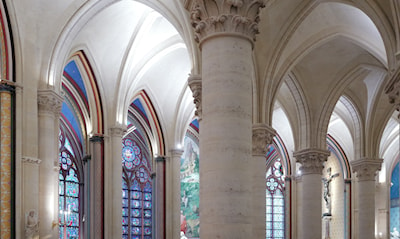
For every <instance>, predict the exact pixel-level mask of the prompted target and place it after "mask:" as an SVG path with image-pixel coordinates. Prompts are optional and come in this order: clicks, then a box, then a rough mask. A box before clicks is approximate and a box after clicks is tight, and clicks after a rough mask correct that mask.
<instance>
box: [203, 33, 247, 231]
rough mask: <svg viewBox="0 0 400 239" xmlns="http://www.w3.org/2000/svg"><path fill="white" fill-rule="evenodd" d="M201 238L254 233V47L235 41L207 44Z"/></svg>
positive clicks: (214, 41) (211, 40)
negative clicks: (252, 148)
mask: <svg viewBox="0 0 400 239" xmlns="http://www.w3.org/2000/svg"><path fill="white" fill-rule="evenodd" d="M202 52H203V63H204V66H203V73H202V75H203V79H202V81H203V82H202V87H203V97H202V99H203V100H202V107H203V118H202V129H201V136H200V137H201V138H202V139H201V144H200V155H202V159H201V161H200V175H201V176H200V218H201V219H200V220H201V230H200V236H201V237H204V238H246V237H247V236H248V235H250V234H251V228H252V226H251V211H252V210H251V201H252V200H251V197H250V195H251V182H252V180H251V178H250V174H249V161H250V159H251V140H252V135H251V132H252V131H251V127H252V120H251V115H252V111H251V109H252V107H251V106H252V98H251V95H252V88H251V73H252V64H251V62H252V61H251V44H250V42H249V41H247V40H245V39H242V38H235V37H218V38H213V39H209V40H208V41H207V42H205V43H203V51H202Z"/></svg>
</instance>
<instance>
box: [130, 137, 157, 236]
mask: <svg viewBox="0 0 400 239" xmlns="http://www.w3.org/2000/svg"><path fill="white" fill-rule="evenodd" d="M143 147H144V146H143V145H141V144H140V143H139V142H138V140H137V139H135V135H134V134H133V133H130V134H128V136H126V137H124V139H123V141H122V238H123V239H151V238H152V235H153V225H154V222H153V210H152V209H153V202H152V200H153V182H152V178H151V172H152V171H151V160H150V158H149V155H148V154H147V153H146V151H145V150H144V148H143Z"/></svg>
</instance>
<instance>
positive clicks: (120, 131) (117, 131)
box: [109, 125, 127, 138]
mask: <svg viewBox="0 0 400 239" xmlns="http://www.w3.org/2000/svg"><path fill="white" fill-rule="evenodd" d="M126 130H127V129H126V126H124V125H116V126H114V127H111V128H110V129H109V132H110V135H111V136H113V137H121V138H122V136H124V134H125V133H126Z"/></svg>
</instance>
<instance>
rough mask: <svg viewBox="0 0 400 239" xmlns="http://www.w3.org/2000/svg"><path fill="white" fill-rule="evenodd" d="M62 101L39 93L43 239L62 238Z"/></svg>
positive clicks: (48, 91)
mask: <svg viewBox="0 0 400 239" xmlns="http://www.w3.org/2000/svg"><path fill="white" fill-rule="evenodd" d="M62 101H63V99H62V97H61V96H59V95H58V94H57V93H56V92H54V91H52V90H39V91H38V104H39V138H38V142H39V143H38V145H39V159H40V160H41V163H40V166H39V221H40V230H39V234H40V238H58V233H59V231H58V171H59V166H58V165H59V162H58V160H59V159H58V158H59V148H58V147H59V145H58V142H59V140H58V132H59V130H60V129H59V117H60V112H61V106H62Z"/></svg>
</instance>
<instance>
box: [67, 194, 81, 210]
mask: <svg viewBox="0 0 400 239" xmlns="http://www.w3.org/2000/svg"><path fill="white" fill-rule="evenodd" d="M66 199H67V208H68V209H69V210H71V211H74V212H78V211H79V199H78V198H71V197H67V198H66Z"/></svg>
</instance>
